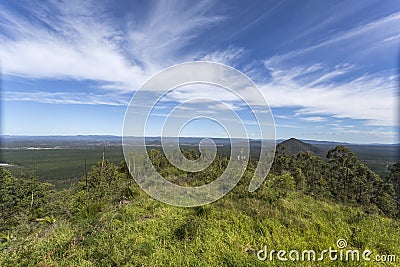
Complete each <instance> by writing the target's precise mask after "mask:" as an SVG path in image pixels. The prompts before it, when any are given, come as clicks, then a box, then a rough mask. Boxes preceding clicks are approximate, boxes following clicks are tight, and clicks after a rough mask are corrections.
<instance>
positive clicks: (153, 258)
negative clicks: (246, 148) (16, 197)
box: [0, 192, 400, 266]
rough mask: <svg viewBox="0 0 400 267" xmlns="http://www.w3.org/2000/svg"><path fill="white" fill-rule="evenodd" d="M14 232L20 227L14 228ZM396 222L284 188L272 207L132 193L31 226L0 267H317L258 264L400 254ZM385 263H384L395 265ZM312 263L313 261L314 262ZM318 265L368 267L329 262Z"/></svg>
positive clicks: (250, 199) (253, 200)
mask: <svg viewBox="0 0 400 267" xmlns="http://www.w3.org/2000/svg"><path fill="white" fill-rule="evenodd" d="M20 231H23V229H21V230H20ZM399 233H400V222H399V221H398V220H393V219H388V218H385V217H382V216H380V215H378V214H366V213H365V212H364V211H362V210H360V209H358V208H354V207H348V206H343V205H338V204H334V203H329V202H324V201H317V200H314V199H313V198H310V197H308V196H305V195H302V194H298V193H295V192H292V193H291V194H289V195H287V196H286V197H284V198H282V199H280V200H279V201H277V202H275V203H274V204H266V203H265V201H263V200H260V199H258V197H257V196H256V195H254V196H250V195H249V196H247V197H244V198H236V197H235V196H234V193H232V194H230V195H229V196H227V197H226V198H225V199H222V200H220V201H218V202H216V203H214V204H211V205H208V206H205V207H200V208H176V207H172V206H168V205H165V204H162V203H160V202H158V201H155V200H153V199H151V198H149V197H147V196H146V195H144V194H142V193H140V192H138V195H136V197H135V198H133V199H131V200H130V202H129V203H127V204H115V205H106V206H102V207H101V211H99V212H97V213H96V214H95V215H93V216H89V217H88V218H81V219H80V220H79V221H77V222H75V223H73V222H71V221H67V220H65V219H60V220H57V221H56V222H55V223H54V224H52V225H46V226H43V225H39V226H37V227H36V228H35V229H34V230H33V231H31V232H29V233H27V236H26V237H25V238H20V237H19V236H17V238H16V240H13V241H12V242H9V245H8V246H7V247H6V248H4V249H3V250H2V252H1V254H0V265H1V266H266V265H267V264H268V265H270V264H272V265H275V266H292V265H293V266H295V265H297V266H298V265H301V266H321V263H318V262H313V261H311V262H309V261H304V262H297V264H294V263H292V262H280V261H278V260H277V259H275V261H273V262H272V263H271V262H268V263H267V262H262V261H260V260H259V259H258V258H257V255H256V253H257V252H258V251H259V250H260V249H262V248H264V245H267V246H268V247H269V248H270V249H276V250H279V249H285V250H287V251H289V250H292V249H297V250H299V251H302V250H304V249H313V250H315V251H322V250H324V249H329V248H330V247H332V248H336V241H337V240H338V239H340V238H344V239H346V240H347V242H348V248H349V249H359V250H360V251H361V250H364V249H369V250H371V251H372V252H373V254H372V255H373V256H375V255H378V254H382V255H386V254H393V255H397V257H399V256H400V247H399V245H398V244H399V243H400V235H399ZM399 260H400V259H397V265H396V263H391V264H389V263H386V264H387V265H384V266H398V265H399ZM317 263H318V264H317ZM323 265H324V266H345V265H346V266H347V265H350V266H371V263H368V262H337V261H335V262H329V261H328V260H325V261H324V264H323Z"/></svg>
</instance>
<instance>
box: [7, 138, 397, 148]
mask: <svg viewBox="0 0 400 267" xmlns="http://www.w3.org/2000/svg"><path fill="white" fill-rule="evenodd" d="M129 139H130V140H133V141H136V140H137V141H139V140H141V139H140V138H138V137H127V140H129ZM168 139H170V140H171V139H172V138H171V137H167V138H166V140H167V141H168ZM202 139H203V138H200V137H180V142H181V143H182V144H198V143H199V142H200V141H201V140H202ZM211 139H213V140H214V142H215V143H217V144H222V145H225V144H229V143H230V139H229V138H211ZM232 140H233V141H234V142H246V140H245V139H238V138H236V139H235V138H234V139H232ZM0 141H1V146H4V145H7V146H8V145H11V144H17V143H25V144H29V143H35V144H36V145H37V144H51V145H52V144H58V145H61V144H64V143H65V144H66V143H73V144H77V145H78V144H81V143H86V144H89V145H96V144H101V145H103V144H112V145H118V144H121V142H122V137H121V136H115V135H66V136H63V135H49V136H22V135H0ZM160 142H161V137H159V136H158V137H146V143H148V144H154V145H156V144H160ZM288 142H289V143H288ZM299 142H301V143H299ZM250 143H251V144H252V145H257V144H259V143H260V140H257V139H250ZM276 143H277V144H278V143H285V144H286V145H290V146H293V152H295V151H296V149H306V147H309V146H307V145H327V146H337V145H344V146H348V145H352V146H354V145H358V144H351V143H346V142H334V141H317V140H299V139H296V138H290V139H288V140H285V139H278V140H276ZM360 145H362V146H399V145H400V144H378V143H376V144H360ZM296 147H297V148H296ZM309 149H311V150H310V151H311V152H313V151H316V150H315V148H312V147H309ZM301 151H303V150H301Z"/></svg>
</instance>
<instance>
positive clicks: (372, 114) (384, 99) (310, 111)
mask: <svg viewBox="0 0 400 267" xmlns="http://www.w3.org/2000/svg"><path fill="white" fill-rule="evenodd" d="M295 69H297V68H295ZM293 72H296V70H294V71H293V70H291V69H286V70H276V71H273V77H274V78H273V80H272V81H271V82H270V83H268V84H264V85H262V86H261V90H262V91H263V93H264V95H265V96H266V98H267V99H268V102H269V104H270V105H271V106H272V107H297V109H298V110H297V111H298V113H299V114H302V115H321V114H325V115H331V116H333V117H336V118H350V119H362V120H365V121H366V124H367V125H376V126H395V125H398V118H397V116H396V115H397V114H396V112H397V107H398V105H399V102H398V98H397V78H398V76H397V75H387V76H385V75H374V74H366V75H362V76H359V77H357V78H354V79H353V80H351V81H349V82H332V83H324V84H321V83H308V82H307V81H303V80H302V79H296V78H295V77H297V75H296V74H295V73H293ZM327 73H331V72H330V71H329V70H328V71H327ZM322 76H324V75H322ZM256 101H257V100H256V99H253V103H256Z"/></svg>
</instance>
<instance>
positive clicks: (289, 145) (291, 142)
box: [281, 138, 325, 157]
mask: <svg viewBox="0 0 400 267" xmlns="http://www.w3.org/2000/svg"><path fill="white" fill-rule="evenodd" d="M281 144H282V145H284V146H285V147H286V150H287V152H289V153H290V154H292V155H297V154H299V153H300V152H307V151H310V152H312V153H313V154H315V155H318V156H321V157H324V156H325V155H324V152H323V151H322V150H321V149H319V148H318V147H316V146H313V145H311V144H308V143H305V142H303V141H300V140H298V139H296V138H290V139H288V140H285V141H283V142H281Z"/></svg>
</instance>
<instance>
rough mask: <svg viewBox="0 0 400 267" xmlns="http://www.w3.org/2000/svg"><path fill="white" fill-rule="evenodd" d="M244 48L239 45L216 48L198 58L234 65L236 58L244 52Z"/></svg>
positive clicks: (243, 54)
mask: <svg viewBox="0 0 400 267" xmlns="http://www.w3.org/2000/svg"><path fill="white" fill-rule="evenodd" d="M246 52H247V51H246V50H245V49H244V48H241V47H236V48H235V47H228V48H227V49H225V50H217V51H213V52H211V53H208V54H206V55H204V56H202V57H201V58H200V60H205V61H212V62H219V63H223V64H226V65H230V66H234V65H235V64H236V62H237V60H238V59H239V58H241V57H243V56H245V54H246Z"/></svg>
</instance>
